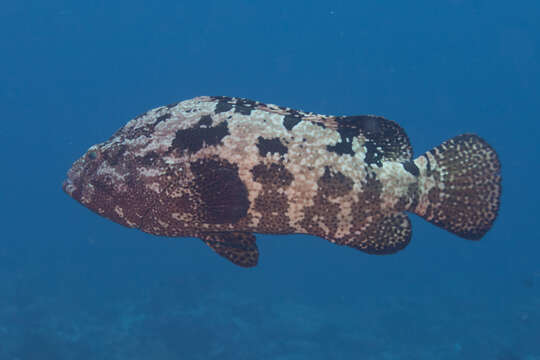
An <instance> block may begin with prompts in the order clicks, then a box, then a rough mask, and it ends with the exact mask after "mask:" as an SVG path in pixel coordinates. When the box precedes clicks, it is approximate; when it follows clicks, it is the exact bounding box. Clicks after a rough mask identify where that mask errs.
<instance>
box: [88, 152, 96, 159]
mask: <svg viewBox="0 0 540 360" xmlns="http://www.w3.org/2000/svg"><path fill="white" fill-rule="evenodd" d="M88 158H89V159H90V160H95V159H97V151H95V150H92V151H90V152H88Z"/></svg>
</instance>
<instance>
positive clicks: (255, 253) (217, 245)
mask: <svg viewBox="0 0 540 360" xmlns="http://www.w3.org/2000/svg"><path fill="white" fill-rule="evenodd" d="M200 238H201V240H202V241H204V243H205V244H206V245H208V246H210V247H211V248H212V250H214V251H215V252H217V253H218V254H219V255H221V256H223V257H224V258H225V259H227V260H229V261H231V262H233V263H234V264H236V265H238V266H242V267H253V266H255V265H257V262H258V260H259V250H258V249H257V244H256V243H255V235H253V234H251V233H244V232H212V233H206V234H202V235H201V236H200Z"/></svg>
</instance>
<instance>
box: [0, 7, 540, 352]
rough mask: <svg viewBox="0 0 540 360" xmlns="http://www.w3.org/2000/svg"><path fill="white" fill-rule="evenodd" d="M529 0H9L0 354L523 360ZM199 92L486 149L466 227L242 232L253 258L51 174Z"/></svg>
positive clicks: (533, 325)
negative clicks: (78, 192)
mask: <svg viewBox="0 0 540 360" xmlns="http://www.w3.org/2000/svg"><path fill="white" fill-rule="evenodd" d="M539 19H540V2H538V1H532V0H523V1H514V2H508V1H499V0H494V1H487V0H440V1H432V0H429V1H427V0H424V1H396V0H394V1H384V0H383V1H374V0H369V1H304V0H299V1H281V0H277V1H272V2H269V1H258V0H251V1H244V0H231V1H215V0H214V1H213V0H209V1H158V2H150V1H140V0H135V1H58V0H51V1H30V0H21V1H6V2H3V3H2V5H0V48H1V55H0V109H1V120H0V148H1V154H2V171H1V176H0V204H1V205H2V206H1V207H0V214H1V216H0V219H1V224H2V235H1V236H0V239H1V240H0V359H1V360H37V359H39V360H46V359H52V360H64V359H78V360H87V359H89V360H90V359H96V360H101V359H103V360H127V359H129V360H142V359H156V360H171V359H186V360H188V359H197V360H199V359H223V360H228V359H238V360H240V359H246V360H248V359H261V360H263V359H264V360H266V359H279V360H304V359H309V360H319V359H332V360H334V359H336V360H338V359H366V360H379V359H381V360H405V359H410V360H424V359H426V360H427V359H448V360H458V359H464V360H465V359H475V360H476V359H486V360H489V359H493V360H540V257H539V253H540V225H539V215H540V205H539V202H540V192H539V185H538V184H539V179H540V171H539V170H538V169H539V165H540V160H539V157H540V150H539V149H540V148H539V145H538V143H539V139H540V101H539V99H540V21H539ZM199 95H227V96H240V97H246V98H250V99H255V100H259V101H262V102H265V103H273V104H278V105H281V106H289V107H292V108H297V109H302V110H306V111H313V112H316V113H322V114H337V115H353V114H377V115H382V116H385V117H387V118H390V119H392V120H395V121H397V122H398V123H399V124H400V125H401V126H402V127H403V128H404V129H405V131H406V132H407V134H408V136H409V137H410V139H411V143H412V145H413V148H414V152H415V156H418V155H420V154H422V153H424V152H425V151H427V150H429V149H431V148H433V147H434V146H436V145H438V144H440V143H441V142H442V141H445V140H447V139H449V138H451V137H453V136H455V135H458V134H461V133H466V132H472V133H477V134H479V135H480V136H482V137H483V138H484V139H485V140H486V141H487V142H488V143H490V144H491V145H492V146H493V147H494V148H495V149H496V150H497V152H498V154H499V157H500V160H501V163H502V178H503V192H502V200H501V209H500V212H499V217H498V219H497V221H496V223H495V225H494V227H493V228H492V229H491V231H490V232H489V233H488V234H487V235H486V236H485V237H484V238H483V239H482V240H481V241H479V242H472V241H468V240H463V239H460V238H458V237H456V236H454V235H452V234H450V233H447V232H446V231H444V230H442V229H439V228H436V227H435V226H433V225H431V224H429V223H427V222H426V221H424V220H423V219H421V218H420V217H417V216H414V215H411V218H412V223H413V238H412V241H411V243H410V244H409V246H408V247H407V248H406V249H405V250H403V251H401V252H399V253H397V254H395V255H391V256H374V255H368V254H365V253H362V252H360V251H357V250H354V249H351V248H346V247H340V246H336V245H334V244H331V243H329V242H327V241H325V240H322V239H320V238H316V237H312V236H302V235H287V236H269V235H259V236H258V246H259V250H260V253H261V256H260V261H259V265H258V266H257V267H255V268H251V269H243V268H240V267H237V266H234V265H233V264H231V263H230V262H228V261H227V260H225V259H223V258H221V257H219V256H217V255H216V254H214V253H213V252H212V251H211V250H210V249H209V248H208V247H207V246H206V245H205V244H203V243H202V242H201V241H198V240H195V239H184V238H159V237H155V236H152V235H148V234H144V233H142V232H140V231H136V230H133V229H128V228H125V227H122V226H120V225H117V224H115V223H113V222H111V221H109V220H107V219H105V218H102V217H99V216H97V215H95V214H94V213H92V212H90V211H88V210H87V209H85V208H84V207H82V206H80V205H79V204H78V203H76V202H75V201H73V200H72V199H70V198H69V197H68V196H67V195H66V194H64V193H63V191H62V189H61V184H62V181H63V180H64V179H65V177H66V172H67V170H68V169H69V168H70V166H71V164H72V162H73V161H74V160H76V159H77V158H79V157H80V156H81V155H82V154H83V153H84V152H85V151H86V150H87V149H88V147H89V146H90V145H92V144H95V143H97V142H101V141H104V140H106V139H107V138H109V137H110V136H111V135H112V134H113V133H114V132H115V131H116V130H117V129H118V128H120V127H121V126H123V125H124V124H125V123H126V122H127V121H128V120H129V119H131V118H133V117H135V116H136V115H138V114H140V113H143V112H145V111H146V110H148V109H151V108H154V107H156V106H160V105H164V104H169V103H173V102H176V101H179V100H184V99H189V98H192V97H195V96H199Z"/></svg>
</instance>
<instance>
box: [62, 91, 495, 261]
mask: <svg viewBox="0 0 540 360" xmlns="http://www.w3.org/2000/svg"><path fill="white" fill-rule="evenodd" d="M411 156H412V147H411V145H410V143H409V139H408V137H407V135H406V133H405V132H404V131H403V129H402V128H401V127H400V126H399V125H398V124H397V123H395V122H393V121H391V120H388V119H385V118H383V117H380V116H374V115H353V116H328V115H320V114H314V113H310V112H303V111H299V110H294V109H290V108H287V107H280V106H276V105H272V104H264V103H261V102H258V101H252V100H248V99H241V98H231V97H225V96H215V97H205V96H202V97H197V98H193V99H189V100H185V101H182V102H178V103H174V104H170V105H168V106H163V107H158V108H156V109H153V110H149V111H147V112H145V113H144V114H142V115H140V116H138V117H136V118H135V119H133V120H131V121H129V122H128V123H127V124H126V125H125V126H124V127H123V128H121V129H120V130H118V131H117V132H116V133H115V134H114V135H113V136H112V137H111V138H110V139H109V140H107V141H105V142H103V143H100V144H96V145H94V146H92V147H91V148H90V149H88V151H87V152H86V154H85V155H83V156H82V157H81V158H80V159H79V160H77V161H76V162H75V163H74V164H73V166H72V168H71V169H70V171H69V172H68V178H67V179H66V181H65V182H64V185H63V188H64V190H65V191H66V193H67V194H69V195H70V196H72V197H73V198H74V199H75V200H77V201H79V202H80V203H81V204H83V205H84V206H86V207H88V208H89V209H91V210H92V211H94V212H96V213H98V214H100V215H102V216H105V217H107V218H109V219H111V220H113V221H115V222H118V223H120V224H122V225H125V226H129V227H136V228H139V229H141V230H142V231H145V232H148V233H150V234H155V235H162V236H176V237H199V238H201V239H202V240H203V241H204V242H205V243H206V244H208V246H210V247H211V248H212V249H214V250H215V251H216V252H217V253H218V254H220V255H221V256H223V257H225V258H226V259H228V260H230V261H232V262H233V263H235V264H237V265H240V266H245V267H249V266H255V264H256V263H257V261H258V250H257V246H256V244H255V237H254V235H253V233H255V232H260V233H278V234H286V233H309V234H313V235H317V236H321V237H324V238H326V239H328V240H329V241H332V242H334V243H337V244H340V245H347V246H350V247H353V248H356V249H360V250H362V251H365V252H368V253H374V254H388V253H393V252H396V251H398V250H400V249H403V248H404V247H405V246H406V245H407V244H408V243H409V241H410V238H411V226H410V221H409V218H408V216H407V215H406V214H405V213H404V211H412V212H415V213H416V214H418V215H420V216H423V217H424V218H425V219H427V220H428V221H431V222H432V223H434V224H436V225H438V226H441V227H443V228H445V229H447V230H449V231H451V232H453V233H455V234H457V235H459V236H462V237H465V238H468V239H477V238H479V237H481V236H483V235H484V234H485V233H486V231H488V230H489V228H490V227H491V226H492V224H493V221H494V220H495V217H496V216H497V212H498V208H499V198H500V164H499V161H498V158H497V155H496V153H495V152H494V150H493V149H492V148H491V147H490V146H489V145H488V144H487V143H485V141H483V140H482V139H480V138H479V137H477V136H475V135H461V136H458V137H456V138H454V139H451V140H449V141H447V142H445V143H443V144H441V145H440V146H438V147H436V148H435V149H433V150H431V151H429V152H427V153H425V154H424V155H422V156H420V157H418V158H416V159H414V160H411Z"/></svg>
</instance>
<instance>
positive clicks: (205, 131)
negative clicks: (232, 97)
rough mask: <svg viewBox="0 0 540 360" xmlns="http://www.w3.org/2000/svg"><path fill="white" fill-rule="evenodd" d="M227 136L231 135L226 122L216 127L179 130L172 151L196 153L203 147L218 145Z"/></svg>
mask: <svg viewBox="0 0 540 360" xmlns="http://www.w3.org/2000/svg"><path fill="white" fill-rule="evenodd" d="M227 135H229V128H228V126H227V122H226V121H224V122H222V123H220V124H219V125H217V126H214V127H200V126H199V125H197V126H195V127H193V128H189V129H183V130H178V131H177V132H176V136H175V138H174V140H173V142H172V144H171V150H174V149H177V150H180V151H183V150H187V151H189V152H190V153H195V152H197V151H199V150H200V149H202V148H203V146H213V145H218V144H219V143H220V142H221V140H222V139H223V138H224V137H225V136H227Z"/></svg>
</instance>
